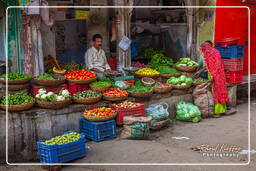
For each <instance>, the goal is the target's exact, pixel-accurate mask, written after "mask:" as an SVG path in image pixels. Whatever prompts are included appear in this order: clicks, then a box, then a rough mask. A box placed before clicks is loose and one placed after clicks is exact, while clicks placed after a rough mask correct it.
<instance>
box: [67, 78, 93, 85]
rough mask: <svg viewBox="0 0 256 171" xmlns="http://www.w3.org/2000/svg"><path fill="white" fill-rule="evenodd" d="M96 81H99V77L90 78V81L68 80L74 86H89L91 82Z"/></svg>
mask: <svg viewBox="0 0 256 171" xmlns="http://www.w3.org/2000/svg"><path fill="white" fill-rule="evenodd" d="M96 79H97V77H95V78H89V79H86V80H70V79H67V80H68V82H70V83H73V84H89V83H91V82H94V81H96Z"/></svg>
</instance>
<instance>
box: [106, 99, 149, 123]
mask: <svg viewBox="0 0 256 171" xmlns="http://www.w3.org/2000/svg"><path fill="white" fill-rule="evenodd" d="M139 104H140V106H138V107H134V108H122V107H117V106H113V105H109V107H111V108H113V109H115V110H116V111H117V116H116V124H117V125H122V124H123V119H124V116H146V113H145V106H144V104H141V103H139Z"/></svg>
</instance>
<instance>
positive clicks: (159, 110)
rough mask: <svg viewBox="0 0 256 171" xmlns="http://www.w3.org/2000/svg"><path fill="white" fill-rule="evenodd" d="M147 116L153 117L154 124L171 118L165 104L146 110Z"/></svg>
mask: <svg viewBox="0 0 256 171" xmlns="http://www.w3.org/2000/svg"><path fill="white" fill-rule="evenodd" d="M146 114H147V116H152V118H153V120H152V121H153V122H159V121H162V120H166V119H168V117H169V112H168V104H167V103H164V102H163V103H158V104H151V105H149V106H148V107H147V108H146Z"/></svg>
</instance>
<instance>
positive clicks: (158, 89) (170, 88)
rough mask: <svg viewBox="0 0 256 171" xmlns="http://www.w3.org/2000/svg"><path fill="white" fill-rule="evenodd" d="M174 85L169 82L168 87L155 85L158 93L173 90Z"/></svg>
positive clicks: (155, 90)
mask: <svg viewBox="0 0 256 171" xmlns="http://www.w3.org/2000/svg"><path fill="white" fill-rule="evenodd" d="M172 88H173V87H172V85H170V84H169V86H168V87H158V86H155V87H154V92H156V93H168V92H170V91H171V90H172Z"/></svg>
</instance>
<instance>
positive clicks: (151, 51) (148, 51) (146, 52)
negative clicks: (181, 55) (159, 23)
mask: <svg viewBox="0 0 256 171" xmlns="http://www.w3.org/2000/svg"><path fill="white" fill-rule="evenodd" d="M163 52H164V50H159V49H154V48H145V49H144V50H143V56H144V57H146V58H152V57H153V56H154V55H155V54H158V53H161V54H162V53H163Z"/></svg>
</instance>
